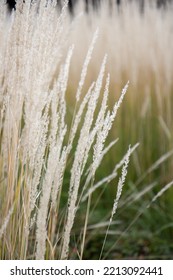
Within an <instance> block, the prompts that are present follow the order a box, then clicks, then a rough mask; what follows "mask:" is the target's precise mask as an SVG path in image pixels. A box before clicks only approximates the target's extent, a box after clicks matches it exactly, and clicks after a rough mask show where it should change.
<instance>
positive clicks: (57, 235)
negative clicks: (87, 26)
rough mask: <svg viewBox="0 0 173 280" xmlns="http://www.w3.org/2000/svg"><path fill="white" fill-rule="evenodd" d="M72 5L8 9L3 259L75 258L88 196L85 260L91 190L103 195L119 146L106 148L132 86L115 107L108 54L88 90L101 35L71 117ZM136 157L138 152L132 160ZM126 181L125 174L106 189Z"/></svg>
mask: <svg viewBox="0 0 173 280" xmlns="http://www.w3.org/2000/svg"><path fill="white" fill-rule="evenodd" d="M67 4H68V3H67V1H66V2H65V4H64V7H63V9H62V11H61V13H60V14H59V15H58V12H57V9H56V5H55V1H50V2H48V3H46V1H44V0H42V1H38V2H37V1H34V2H31V1H25V3H23V1H22V0H19V1H17V5H16V10H15V11H13V13H12V15H10V16H7V11H6V6H5V5H2V4H1V18H0V24H1V26H3V29H1V30H2V31H1V33H2V34H1V38H3V41H2V42H1V49H0V55H1V61H2V63H1V73H0V79H1V82H0V86H1V96H0V109H1V123H0V125H1V126H0V135H1V138H0V194H1V203H0V213H1V214H0V215H1V225H0V258H1V259H44V258H45V259H68V258H70V254H71V245H70V241H71V238H72V235H73V233H72V232H73V230H74V231H75V229H74V227H73V226H74V221H75V219H76V216H77V215H78V211H79V209H80V207H81V202H82V201H83V198H85V200H87V203H84V202H83V203H84V206H83V211H84V212H83V216H84V218H83V220H82V221H81V224H82V226H81V233H80V237H79V239H78V241H76V242H77V243H79V244H78V245H77V250H76V256H75V258H79V259H82V258H83V254H84V247H85V238H86V232H87V227H88V218H89V213H90V203H91V199H92V198H91V192H90V189H91V190H92V192H93V191H94V186H95V185H96V184H99V183H96V182H95V176H96V172H97V169H98V168H99V166H100V164H101V162H102V160H103V158H104V156H105V154H106V153H107V152H108V151H109V150H110V148H111V147H112V146H113V145H114V144H115V142H116V141H113V142H111V143H110V144H109V145H108V146H106V139H107V136H108V134H109V132H110V130H111V127H112V125H113V122H114V120H115V117H116V114H117V110H118V108H119V107H120V105H121V103H122V101H123V98H124V96H125V94H126V91H127V87H128V84H127V85H126V86H125V87H124V89H123V90H122V93H121V96H120V98H119V100H118V101H117V102H116V103H115V104H114V106H113V109H112V110H109V109H108V96H109V86H110V75H109V74H107V77H106V81H105V82H104V77H105V66H106V62H107V56H104V58H103V61H102V64H101V66H100V71H99V74H98V77H97V79H96V81H95V82H93V83H92V84H91V86H89V88H88V89H87V91H86V87H85V88H84V82H85V78H86V74H87V69H88V65H89V62H90V60H91V56H92V52H93V48H94V44H95V41H96V38H97V33H98V32H97V31H96V33H95V34H94V37H93V40H92V42H91V44H90V47H89V50H88V53H87V56H86V59H85V61H84V65H83V69H82V71H81V75H80V81H79V83H78V86H77V89H76V95H75V98H76V101H75V103H76V104H75V109H74V111H73V117H72V121H71V123H70V122H68V121H67V119H68V118H67V103H66V98H65V95H66V91H67V85H68V80H69V79H70V77H69V69H70V64H71V59H72V56H73V52H74V46H70V47H69V48H68V51H67V54H66V55H65V54H64V50H63V48H64V47H65V46H66V45H65V41H66V36H65V34H66V30H65V28H66V20H67V19H66V17H67V15H66V7H67ZM3 30H4V31H3ZM104 84H105V85H104ZM84 92H86V93H85V95H84V96H82V94H83V93H84ZM101 92H103V94H102V99H100V98H101ZM99 100H101V101H99ZM99 102H100V105H99ZM98 106H99V108H98ZM79 128H80V129H79ZM131 151H132V149H131V148H129V152H128V159H129V156H130V153H131ZM128 159H127V158H125V160H124V161H122V164H125V167H124V169H123V170H124V171H123V175H122V180H121V181H120V182H119V185H118V192H117V198H116V200H115V202H114V208H113V212H112V216H111V220H110V223H111V222H112V218H113V215H114V213H115V211H116V208H117V203H118V201H119V198H120V195H121V192H122V187H123V184H124V180H125V175H126V169H127V165H128ZM116 175H117V171H116V169H115V170H114V172H113V173H112V174H111V175H110V176H111V177H110V176H108V177H107V178H105V179H103V180H104V183H106V182H108V181H109V180H111V179H113V178H114V177H115V176H116ZM87 193H89V194H87ZM64 194H66V195H65V196H64ZM62 204H63V205H62ZM7 233H8V234H7Z"/></svg>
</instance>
